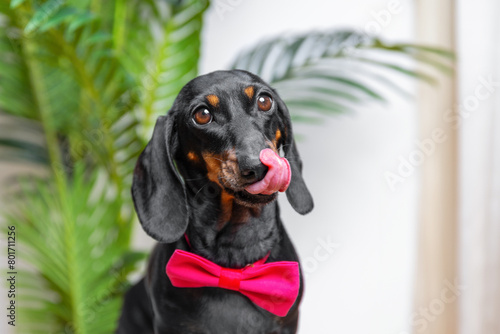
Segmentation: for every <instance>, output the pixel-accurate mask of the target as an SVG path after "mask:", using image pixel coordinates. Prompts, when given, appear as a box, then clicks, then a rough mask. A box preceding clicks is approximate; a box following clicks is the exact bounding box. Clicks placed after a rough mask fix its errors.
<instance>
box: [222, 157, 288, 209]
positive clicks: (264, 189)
mask: <svg viewBox="0 0 500 334" xmlns="http://www.w3.org/2000/svg"><path fill="white" fill-rule="evenodd" d="M259 159H260V161H261V162H262V164H263V165H265V166H266V167H267V172H266V174H265V175H264V177H263V178H262V179H260V180H258V181H256V182H252V183H245V182H243V181H242V180H241V178H236V177H231V175H221V176H222V177H221V178H220V181H221V184H222V185H223V186H224V188H225V190H226V191H227V192H228V193H230V194H232V195H234V197H235V199H236V201H237V202H239V203H241V204H250V205H251V206H253V205H262V204H267V203H270V202H272V201H274V200H275V199H276V197H277V194H278V192H284V191H286V189H287V188H288V186H289V184H290V180H291V169H290V164H289V163H288V160H287V159H285V158H282V157H280V156H279V155H278V154H277V153H276V152H275V151H273V150H271V149H268V148H266V149H264V150H262V151H261V152H260V155H259ZM231 174H233V175H234V173H231Z"/></svg>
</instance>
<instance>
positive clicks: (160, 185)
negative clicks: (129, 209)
mask: <svg viewBox="0 0 500 334" xmlns="http://www.w3.org/2000/svg"><path fill="white" fill-rule="evenodd" d="M175 132H176V129H175V124H174V117H173V116H171V115H170V114H168V115H167V116H161V117H159V118H158V120H157V121H156V125H155V128H154V131H153V137H152V138H151V140H150V141H149V143H148V145H147V146H146V148H145V149H144V151H143V152H142V153H141V155H140V157H139V160H138V161H137V164H136V166H135V170H134V179H133V182H132V198H133V199H134V205H135V210H136V211H137V215H138V216H139V220H140V222H141V224H142V227H143V228H144V231H146V233H147V234H149V235H150V236H151V237H153V238H155V239H156V240H158V241H160V242H166V243H170V242H173V241H176V240H178V239H179V238H180V237H181V236H182V235H183V234H184V232H185V231H186V228H187V224H188V217H189V215H188V207H187V201H186V189H185V187H184V182H183V180H182V178H181V177H180V175H179V174H178V172H177V169H176V168H175V165H174V161H173V151H174V148H175V146H176V136H175V135H174V134H175Z"/></svg>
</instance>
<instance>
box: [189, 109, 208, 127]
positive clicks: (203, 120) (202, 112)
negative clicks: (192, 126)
mask: <svg viewBox="0 0 500 334" xmlns="http://www.w3.org/2000/svg"><path fill="white" fill-rule="evenodd" d="M193 120H194V121H195V122H196V124H199V125H204V124H208V123H210V122H211V121H212V114H211V113H210V111H208V109H205V108H200V109H198V110H197V111H196V112H195V113H194V115H193Z"/></svg>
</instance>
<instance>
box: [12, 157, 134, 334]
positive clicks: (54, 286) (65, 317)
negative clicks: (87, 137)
mask: <svg viewBox="0 0 500 334" xmlns="http://www.w3.org/2000/svg"><path fill="white" fill-rule="evenodd" d="M63 184H64V183H63ZM103 184H106V181H105V180H104V181H103V180H102V178H98V173H93V174H92V175H91V176H90V177H86V173H85V168H84V166H83V165H81V164H79V165H77V166H76V168H75V169H74V171H73V177H72V179H71V180H70V182H68V183H65V185H64V186H62V187H61V186H60V187H55V186H54V185H55V183H47V182H37V183H36V185H35V186H33V183H24V187H23V188H24V190H23V193H22V194H21V195H20V197H19V200H18V202H17V204H18V205H17V206H16V208H17V210H16V212H15V213H12V214H11V215H9V216H8V217H7V224H8V225H10V226H17V227H20V226H22V227H23V228H22V238H19V242H20V243H21V244H20V247H22V248H21V249H22V250H23V251H22V252H21V256H22V260H23V261H26V262H28V263H30V264H31V265H32V266H33V267H34V268H35V271H34V272H23V273H22V274H21V273H20V274H19V275H23V279H22V280H21V281H23V284H24V285H23V293H22V294H21V295H20V297H19V300H20V305H21V306H20V310H19V314H20V315H19V316H20V317H23V316H26V317H29V319H30V321H25V322H22V323H20V324H19V326H21V327H22V328H19V330H21V332H22V333H35V332H37V331H40V330H42V331H43V330H45V329H49V328H50V329H51V331H50V332H63V331H64V327H65V326H66V327H67V326H68V324H69V326H71V327H72V332H74V333H81V334H84V333H92V334H94V333H110V332H112V331H113V329H114V326H115V324H116V320H117V317H118V310H119V305H120V294H121V293H122V292H123V289H124V288H125V287H126V277H127V274H128V273H129V272H130V271H131V270H132V269H133V268H134V265H135V264H136V263H137V262H138V261H139V260H141V259H142V258H143V255H142V254H140V253H130V252H129V251H128V240H126V238H124V237H123V236H122V235H120V229H119V226H118V225H117V224H116V221H117V217H119V216H120V210H121V206H120V203H117V202H116V201H114V200H113V199H112V198H111V199H110V197H109V196H108V195H107V187H106V186H105V185H104V186H103ZM25 277H26V279H25ZM47 309H50V311H51V312H50V313H49V314H47V315H46V316H43V314H44V312H47ZM103 314H106V317H104V316H100V315H103ZM46 332H49V331H46Z"/></svg>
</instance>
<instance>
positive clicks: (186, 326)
mask: <svg viewBox="0 0 500 334" xmlns="http://www.w3.org/2000/svg"><path fill="white" fill-rule="evenodd" d="M265 148H270V149H272V150H273V151H274V152H276V153H278V152H279V151H280V149H283V151H284V156H285V158H286V159H287V160H288V161H289V163H290V166H291V172H292V176H291V182H290V184H289V187H288V189H287V190H286V195H287V198H288V201H289V202H290V204H291V205H292V207H293V208H294V209H295V210H296V211H297V212H298V213H300V214H306V213H308V212H310V211H311V210H312V208H313V201H312V197H311V195H310V193H309V191H308V189H307V187H306V185H305V183H304V180H303V179H302V176H301V169H302V163H301V160H300V157H299V154H298V152H297V148H296V145H295V142H294V140H293V135H292V126H291V121H290V115H289V113H288V109H287V107H286V106H285V104H284V103H283V101H282V100H281V98H280V97H279V96H278V94H277V93H276V92H275V91H274V90H273V89H272V88H271V87H269V85H267V84H266V83H265V82H263V81H262V79H260V78H259V77H257V76H255V75H253V74H251V73H248V72H245V71H240V70H235V71H217V72H213V73H210V74H207V75H203V76H200V77H197V78H196V79H194V80H192V81H190V82H189V83H188V84H187V85H186V86H184V88H183V89H182V90H181V92H180V93H179V95H178V96H177V98H176V100H175V102H174V104H173V106H172V109H171V110H170V111H169V112H168V114H167V115H166V116H162V117H159V119H158V121H157V123H156V126H155V129H154V133H153V137H152V139H151V141H150V142H149V144H148V145H147V147H146V148H145V150H144V152H143V153H142V154H141V156H140V158H139V161H138V162H137V166H136V168H135V171H134V181H133V186H132V194H133V198H134V203H135V208H136V211H137V214H138V216H139V220H140V222H141V224H142V226H143V228H144V230H145V231H146V232H147V233H148V234H149V235H150V236H152V237H153V238H155V239H156V240H158V241H159V242H160V243H158V244H157V246H156V247H155V249H154V251H153V253H152V255H151V258H150V261H149V265H148V270H147V274H146V277H145V278H144V279H143V280H141V281H140V282H139V283H138V284H137V285H135V286H133V287H132V288H131V289H130V291H129V292H128V293H127V295H126V297H125V302H124V306H123V310H122V315H121V318H120V321H119V328H118V331H117V333H133V334H147V333H156V334H163V333H169V334H174V333H179V334H187V333H200V334H201V333H207V334H208V333H212V334H224V333H227V334H235V333H242V334H243V333H248V334H249V333H258V334H263V333H296V331H297V321H298V307H299V303H300V300H301V297H302V288H303V287H302V277H301V284H300V290H299V293H298V297H297V299H296V300H295V303H294V304H293V306H292V307H291V308H290V310H289V312H288V314H287V315H286V316H283V317H280V316H277V315H275V314H273V313H271V312H269V311H267V310H265V309H263V308H260V307H259V306H257V305H255V304H254V303H253V302H252V301H251V300H250V299H248V298H247V297H246V296H244V295H243V294H241V293H239V292H238V291H231V290H228V289H223V288H219V287H200V288H185V287H181V288H177V287H174V286H173V285H172V283H171V281H170V280H169V278H168V276H167V275H166V273H165V266H166V264H167V262H168V261H169V259H170V258H171V256H172V254H173V253H174V251H175V250H185V251H189V252H192V253H195V254H197V255H199V256H201V257H203V258H205V259H207V260H210V261H212V262H214V263H216V264H218V265H220V266H222V267H226V268H243V267H245V266H247V265H249V264H252V263H254V262H256V261H258V260H261V259H265V258H266V256H269V257H268V258H267V263H273V262H277V261H294V262H298V257H297V254H296V252H295V250H294V247H293V245H292V243H291V242H290V239H289V237H288V235H287V233H286V231H285V229H284V227H283V224H282V222H281V220H280V217H279V208H278V204H277V202H276V201H275V199H276V197H277V193H272V194H269V195H265V194H251V193H249V192H247V191H246V190H245V188H246V187H247V186H249V185H251V184H254V183H255V182H257V181H259V180H261V179H263V178H264V177H265V175H266V173H267V171H268V167H266V166H265V165H264V164H262V163H261V161H260V160H259V153H260V152H261V151H262V150H263V149H265Z"/></svg>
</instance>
